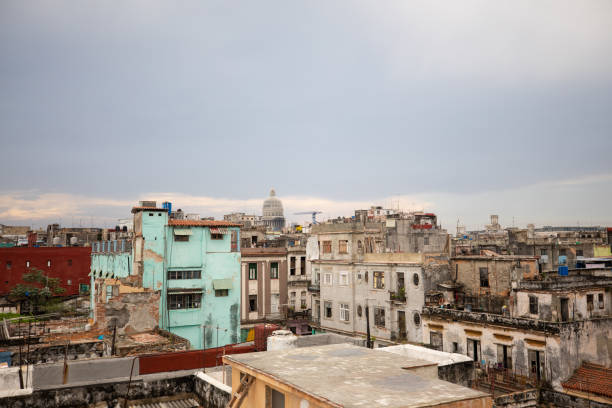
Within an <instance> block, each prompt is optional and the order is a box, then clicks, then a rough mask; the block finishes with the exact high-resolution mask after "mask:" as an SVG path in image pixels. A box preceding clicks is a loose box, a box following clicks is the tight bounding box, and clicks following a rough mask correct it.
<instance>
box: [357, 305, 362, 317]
mask: <svg viewBox="0 0 612 408" xmlns="http://www.w3.org/2000/svg"><path fill="white" fill-rule="evenodd" d="M362 314H363V308H362V307H361V305H359V306H357V316H359V317H361V315H362Z"/></svg>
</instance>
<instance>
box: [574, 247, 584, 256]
mask: <svg viewBox="0 0 612 408" xmlns="http://www.w3.org/2000/svg"><path fill="white" fill-rule="evenodd" d="M576 256H584V251H583V250H582V249H577V250H576Z"/></svg>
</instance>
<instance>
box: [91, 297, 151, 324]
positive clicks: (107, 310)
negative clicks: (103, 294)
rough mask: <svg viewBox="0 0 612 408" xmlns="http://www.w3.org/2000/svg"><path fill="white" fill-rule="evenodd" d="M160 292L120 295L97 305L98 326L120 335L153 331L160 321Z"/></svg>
mask: <svg viewBox="0 0 612 408" xmlns="http://www.w3.org/2000/svg"><path fill="white" fill-rule="evenodd" d="M159 299H160V292H136V293H120V294H119V295H118V296H113V297H111V298H110V299H109V300H108V302H107V303H98V304H97V305H96V324H97V325H98V326H99V327H101V328H104V329H109V330H111V329H112V328H113V327H114V325H115V324H116V325H117V332H118V333H119V334H131V333H139V332H143V331H149V330H153V329H154V328H155V327H157V325H158V321H159Z"/></svg>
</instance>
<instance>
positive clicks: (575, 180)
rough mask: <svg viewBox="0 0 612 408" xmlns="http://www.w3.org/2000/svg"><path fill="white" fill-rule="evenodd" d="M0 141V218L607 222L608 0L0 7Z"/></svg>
mask: <svg viewBox="0 0 612 408" xmlns="http://www.w3.org/2000/svg"><path fill="white" fill-rule="evenodd" d="M0 138H1V142H2V143H1V149H0V151H1V153H2V154H1V155H0V157H1V159H0V174H1V176H0V223H8V224H34V225H45V224H46V223H47V222H59V221H60V220H61V222H62V223H63V224H65V225H71V224H72V222H73V221H72V220H73V218H74V219H75V221H74V223H75V225H78V224H79V223H81V224H82V225H89V224H90V223H93V224H97V225H114V220H115V219H116V218H120V217H129V215H130V214H129V209H130V207H131V205H132V204H134V203H135V202H136V201H137V200H138V199H143V198H151V199H158V200H161V199H171V201H173V202H174V203H175V206H177V207H181V208H183V209H184V210H187V211H193V212H200V213H201V214H202V215H215V216H220V215H222V214H224V213H227V212H230V211H239V210H242V211H249V212H255V213H261V201H262V200H263V199H264V198H265V197H266V196H267V195H268V192H269V189H270V188H272V187H274V188H275V189H276V191H277V195H278V196H279V198H281V199H283V202H284V203H285V212H286V214H287V215H289V216H290V217H289V218H290V219H291V220H295V221H300V220H305V219H308V216H293V215H291V214H293V213H294V212H296V211H304V210H311V209H316V210H321V211H324V214H322V217H323V218H325V217H332V216H337V215H351V214H352V212H353V209H355V208H364V207H367V206H369V205H370V204H372V205H384V206H393V207H397V206H400V207H402V208H404V209H427V210H430V211H435V212H437V213H438V214H439V216H440V221H441V222H442V224H443V226H445V227H447V228H448V229H449V230H453V231H454V227H455V225H456V224H457V220H459V221H460V223H461V224H464V225H466V226H467V227H468V228H479V227H481V226H482V225H484V224H486V223H487V222H488V215H489V214H493V213H495V214H499V215H500V220H501V222H502V224H504V225H512V223H513V222H514V223H515V224H516V225H518V226H524V225H525V224H526V223H529V222H534V223H536V224H537V225H550V224H571V225H576V224H577V223H579V224H581V225H591V224H602V225H610V226H612V214H611V213H610V207H611V206H610V202H611V201H612V159H611V158H612V2H610V1H609V0H602V1H596V0H589V1H559V0H552V1H537V2H534V1H516V0H513V1H495V2H492V1H490V0H483V1H464V0H462V1H444V2H443V1H432V0H427V1H422V2H419V1H406V0H404V1H363V2H361V1H350V2H349V1H290V2H287V1H252V2H227V1H202V0H200V1H185V0H182V1H155V0H146V1H145V0H142V1H122V2H109V1H87V2H83V1H77V0H73V1H59V0H53V1H23V0H3V1H1V2H0ZM513 220H514V221H513Z"/></svg>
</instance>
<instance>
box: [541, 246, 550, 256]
mask: <svg viewBox="0 0 612 408" xmlns="http://www.w3.org/2000/svg"><path fill="white" fill-rule="evenodd" d="M540 255H543V256H547V255H548V250H547V249H544V248H543V249H540Z"/></svg>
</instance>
